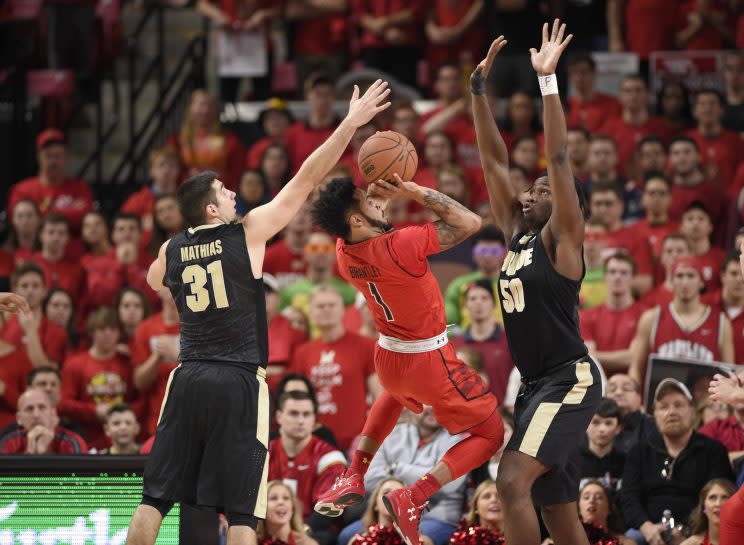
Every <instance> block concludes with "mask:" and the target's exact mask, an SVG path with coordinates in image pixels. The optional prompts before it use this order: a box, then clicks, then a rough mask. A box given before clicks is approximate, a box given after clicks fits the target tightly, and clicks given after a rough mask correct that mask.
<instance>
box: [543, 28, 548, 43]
mask: <svg viewBox="0 0 744 545" xmlns="http://www.w3.org/2000/svg"><path fill="white" fill-rule="evenodd" d="M542 34H543V36H542V38H543V43H545V42H547V41H548V23H543V33H542Z"/></svg>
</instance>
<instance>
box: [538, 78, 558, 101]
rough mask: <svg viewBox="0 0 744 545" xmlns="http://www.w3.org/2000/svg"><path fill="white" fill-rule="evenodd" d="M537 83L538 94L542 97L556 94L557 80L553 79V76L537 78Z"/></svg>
mask: <svg viewBox="0 0 744 545" xmlns="http://www.w3.org/2000/svg"><path fill="white" fill-rule="evenodd" d="M537 81H538V82H539V83H540V93H542V96H548V95H557V94H558V78H556V77H555V74H548V75H547V76H537Z"/></svg>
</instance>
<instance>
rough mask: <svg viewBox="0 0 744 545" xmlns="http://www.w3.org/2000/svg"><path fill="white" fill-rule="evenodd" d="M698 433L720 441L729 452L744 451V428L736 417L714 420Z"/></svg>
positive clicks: (702, 427)
mask: <svg viewBox="0 0 744 545" xmlns="http://www.w3.org/2000/svg"><path fill="white" fill-rule="evenodd" d="M698 432H699V433H702V434H703V435H707V436H708V437H710V438H711V439H715V440H716V441H719V442H720V443H721V444H722V445H723V446H724V447H726V450H727V451H729V452H737V451H740V450H744V427H742V425H741V424H739V421H738V420H737V419H736V417H735V416H729V417H728V418H717V419H716V420H712V421H710V422H708V423H707V424H705V425H704V426H701V427H700V429H699V430H698Z"/></svg>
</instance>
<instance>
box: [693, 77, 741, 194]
mask: <svg viewBox="0 0 744 545" xmlns="http://www.w3.org/2000/svg"><path fill="white" fill-rule="evenodd" d="M724 105H725V101H724V99H723V96H721V94H720V93H719V92H718V91H716V90H713V89H704V90H702V91H699V92H698V93H697V95H695V102H694V104H693V110H692V114H693V116H694V117H695V120H696V121H697V127H696V128H695V129H693V130H691V131H688V133H687V134H688V135H689V136H691V137H692V138H694V139H695V142H697V145H698V148H699V149H700V154H701V156H702V158H701V160H702V162H703V164H704V165H705V167H704V170H705V173H706V177H707V178H709V179H717V180H718V182H719V184H720V185H721V187H722V188H723V190H724V191H726V192H727V194H728V195H731V192H732V191H733V189H734V188H733V187H732V186H733V181H734V174H735V173H736V168H737V167H738V166H739V163H740V162H741V160H742V157H743V156H744V143H742V140H741V138H740V137H739V135H738V134H736V133H735V132H733V131H730V130H728V129H725V128H724V127H723V123H722V120H723V108H724Z"/></svg>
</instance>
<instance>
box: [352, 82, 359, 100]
mask: <svg viewBox="0 0 744 545" xmlns="http://www.w3.org/2000/svg"><path fill="white" fill-rule="evenodd" d="M358 98H359V86H357V85H355V86H354V91H353V92H352V93H351V101H352V102H354V101H355V100H357V99H358Z"/></svg>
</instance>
